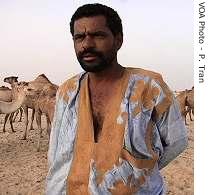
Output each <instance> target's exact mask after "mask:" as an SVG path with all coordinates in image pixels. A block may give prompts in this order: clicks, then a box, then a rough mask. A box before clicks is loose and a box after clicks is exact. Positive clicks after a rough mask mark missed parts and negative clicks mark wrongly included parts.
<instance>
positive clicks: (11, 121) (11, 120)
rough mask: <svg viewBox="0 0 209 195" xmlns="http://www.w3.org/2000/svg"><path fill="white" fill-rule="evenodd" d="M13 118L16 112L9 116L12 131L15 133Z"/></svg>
mask: <svg viewBox="0 0 209 195" xmlns="http://www.w3.org/2000/svg"><path fill="white" fill-rule="evenodd" d="M13 116H14V112H12V113H11V114H10V116H9V122H10V125H11V129H12V132H15V130H14V128H13Z"/></svg>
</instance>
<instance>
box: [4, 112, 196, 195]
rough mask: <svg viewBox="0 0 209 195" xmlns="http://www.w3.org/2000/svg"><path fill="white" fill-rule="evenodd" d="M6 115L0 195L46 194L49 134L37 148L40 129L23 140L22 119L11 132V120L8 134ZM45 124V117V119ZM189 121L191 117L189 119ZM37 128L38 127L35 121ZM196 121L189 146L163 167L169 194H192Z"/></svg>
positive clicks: (191, 124) (189, 127) (189, 130)
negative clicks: (37, 148)
mask: <svg viewBox="0 0 209 195" xmlns="http://www.w3.org/2000/svg"><path fill="white" fill-rule="evenodd" d="M3 117H4V116H3V115H1V116H0V122H1V123H0V195H40V194H44V186H45V177H46V174H47V150H48V136H47V134H46V129H45V130H44V132H43V138H42V142H41V151H40V152H37V151H36V145H37V140H38V131H37V130H30V131H29V133H28V139H27V140H26V141H25V140H21V137H22V135H23V131H24V123H23V122H15V123H14V129H15V130H16V133H12V131H11V128H10V125H9V123H8V124H7V127H6V133H3V132H2V127H3V124H2V123H3ZM43 122H44V125H43V127H45V125H46V124H45V120H44V118H43ZM188 122H189V120H188ZM34 127H35V129H36V128H37V126H36V124H35V123H34ZM193 127H194V125H193V122H190V124H189V126H188V133H189V146H188V148H187V149H186V150H185V151H184V152H183V153H182V154H181V155H180V156H179V157H178V158H176V159H175V160H174V161H172V162H171V163H170V164H169V165H168V166H167V167H166V168H164V169H163V170H162V173H163V175H164V178H165V181H166V184H167V191H168V195H174V194H175V195H191V194H193V192H194V190H193V183H194V181H193V165H194V163H193V149H194V148H193V144H194V137H193V130H194V128H193Z"/></svg>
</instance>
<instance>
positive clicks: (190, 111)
mask: <svg viewBox="0 0 209 195" xmlns="http://www.w3.org/2000/svg"><path fill="white" fill-rule="evenodd" d="M189 118H190V121H193V119H192V109H190V110H189Z"/></svg>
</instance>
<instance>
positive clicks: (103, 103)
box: [90, 90, 111, 141]
mask: <svg viewBox="0 0 209 195" xmlns="http://www.w3.org/2000/svg"><path fill="white" fill-rule="evenodd" d="M110 97H111V95H110V92H109V91H107V90H104V91H100V90H99V91H91V95H90V100H91V108H92V117H93V125H94V135H95V141H97V140H98V137H99V135H100V133H101V130H102V126H103V122H104V118H105V115H106V114H107V103H108V102H109V101H110Z"/></svg>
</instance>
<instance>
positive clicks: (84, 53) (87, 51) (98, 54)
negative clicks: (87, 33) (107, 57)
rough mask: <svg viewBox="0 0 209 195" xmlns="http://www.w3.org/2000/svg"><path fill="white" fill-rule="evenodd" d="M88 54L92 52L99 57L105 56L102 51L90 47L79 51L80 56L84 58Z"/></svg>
mask: <svg viewBox="0 0 209 195" xmlns="http://www.w3.org/2000/svg"><path fill="white" fill-rule="evenodd" d="M86 54H92V55H95V56H98V57H103V55H102V53H101V52H99V51H97V50H95V49H94V48H88V49H85V50H83V51H82V52H79V53H78V57H79V58H83V57H84V56H85V55H86Z"/></svg>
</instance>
